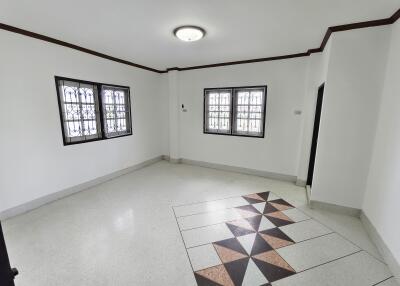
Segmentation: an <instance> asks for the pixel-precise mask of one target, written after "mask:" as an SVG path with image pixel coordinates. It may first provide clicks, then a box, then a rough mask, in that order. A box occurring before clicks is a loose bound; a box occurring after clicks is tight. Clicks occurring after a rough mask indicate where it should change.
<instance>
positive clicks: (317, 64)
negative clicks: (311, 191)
mask: <svg viewBox="0 0 400 286" xmlns="http://www.w3.org/2000/svg"><path fill="white" fill-rule="evenodd" d="M331 43H332V41H331V40H329V41H328V43H327V45H326V47H325V49H324V52H323V53H318V54H312V55H311V56H310V58H309V60H308V65H307V75H306V90H305V97H304V102H303V114H304V115H303V121H302V130H301V138H302V139H301V144H300V145H299V148H300V149H299V159H298V168H297V180H298V183H300V184H304V183H306V182H307V175H308V165H309V161H310V151H311V143H312V142H311V141H312V134H313V130H314V117H315V108H316V103H317V96H318V88H319V87H320V86H321V84H323V83H325V82H326V77H327V73H328V63H329V57H330V50H331Z"/></svg>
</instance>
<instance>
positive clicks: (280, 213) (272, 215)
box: [267, 212, 292, 221]
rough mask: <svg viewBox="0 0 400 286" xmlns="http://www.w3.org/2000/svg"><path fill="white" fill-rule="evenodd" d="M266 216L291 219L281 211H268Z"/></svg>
mask: <svg viewBox="0 0 400 286" xmlns="http://www.w3.org/2000/svg"><path fill="white" fill-rule="evenodd" d="M267 216H271V217H274V218H279V219H283V220H287V221H292V220H291V219H290V218H289V217H288V216H287V215H285V214H284V213H283V212H274V213H269V214H267Z"/></svg>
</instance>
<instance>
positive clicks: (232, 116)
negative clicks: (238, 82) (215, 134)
mask: <svg viewBox="0 0 400 286" xmlns="http://www.w3.org/2000/svg"><path fill="white" fill-rule="evenodd" d="M235 98H236V96H235V89H231V111H230V112H231V114H230V115H231V118H230V124H231V126H230V127H231V128H230V134H233V124H235V120H234V116H235V106H236V103H235V100H236V99H235Z"/></svg>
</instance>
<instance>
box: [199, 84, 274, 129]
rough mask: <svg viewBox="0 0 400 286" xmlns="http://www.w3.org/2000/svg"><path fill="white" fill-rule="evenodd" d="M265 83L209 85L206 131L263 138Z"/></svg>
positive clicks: (205, 99)
mask: <svg viewBox="0 0 400 286" xmlns="http://www.w3.org/2000/svg"><path fill="white" fill-rule="evenodd" d="M266 92H267V87H266V86H251V87H232V88H206V89H205V90H204V133H209V134H224V135H233V136H248V137H264V126H265V107H266Z"/></svg>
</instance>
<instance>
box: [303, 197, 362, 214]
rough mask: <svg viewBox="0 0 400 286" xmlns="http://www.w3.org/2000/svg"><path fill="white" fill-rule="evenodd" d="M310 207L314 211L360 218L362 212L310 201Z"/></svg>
mask: <svg viewBox="0 0 400 286" xmlns="http://www.w3.org/2000/svg"><path fill="white" fill-rule="evenodd" d="M310 207H311V208H313V209H321V210H327V211H330V212H334V213H338V214H344V215H349V216H354V217H360V214H361V210H360V209H356V208H351V207H345V206H339V205H335V204H331V203H326V202H320V201H314V200H310Z"/></svg>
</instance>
